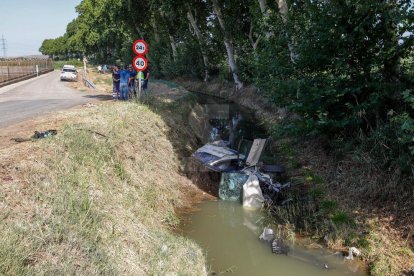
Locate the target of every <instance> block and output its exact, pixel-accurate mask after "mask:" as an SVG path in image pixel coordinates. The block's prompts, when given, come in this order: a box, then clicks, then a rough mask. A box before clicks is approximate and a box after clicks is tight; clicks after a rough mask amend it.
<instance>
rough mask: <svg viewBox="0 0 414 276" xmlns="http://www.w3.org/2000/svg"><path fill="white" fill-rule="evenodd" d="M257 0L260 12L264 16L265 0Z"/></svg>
mask: <svg viewBox="0 0 414 276" xmlns="http://www.w3.org/2000/svg"><path fill="white" fill-rule="evenodd" d="M258 1H259V6H260V11H261V12H262V14H263V15H264V16H266V9H267V7H266V0H258Z"/></svg>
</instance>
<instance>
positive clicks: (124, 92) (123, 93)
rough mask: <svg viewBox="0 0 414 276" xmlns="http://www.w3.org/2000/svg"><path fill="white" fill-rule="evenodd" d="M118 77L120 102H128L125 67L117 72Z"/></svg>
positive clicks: (127, 74)
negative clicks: (119, 81)
mask: <svg viewBox="0 0 414 276" xmlns="http://www.w3.org/2000/svg"><path fill="white" fill-rule="evenodd" d="M119 76H120V80H121V83H120V90H121V100H124V101H127V100H128V94H129V93H128V92H129V91H128V82H129V70H126V68H125V66H124V67H123V68H122V70H121V71H120V72H119Z"/></svg>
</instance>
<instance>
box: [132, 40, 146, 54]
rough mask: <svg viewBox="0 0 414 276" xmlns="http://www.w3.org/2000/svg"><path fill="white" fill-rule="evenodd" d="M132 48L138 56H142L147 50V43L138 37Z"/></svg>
mask: <svg viewBox="0 0 414 276" xmlns="http://www.w3.org/2000/svg"><path fill="white" fill-rule="evenodd" d="M132 50H133V51H134V53H135V54H136V55H138V56H144V55H145V54H146V53H147V52H148V44H147V43H146V42H145V41H144V40H142V39H138V40H136V41H135V42H134V44H133V45H132Z"/></svg>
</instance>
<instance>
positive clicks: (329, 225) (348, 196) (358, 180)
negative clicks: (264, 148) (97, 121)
mask: <svg viewBox="0 0 414 276" xmlns="http://www.w3.org/2000/svg"><path fill="white" fill-rule="evenodd" d="M176 82H177V83H179V84H180V85H182V86H183V87H184V88H185V89H188V90H191V91H202V92H203V93H205V94H209V95H214V96H219V97H222V98H226V99H230V100H232V101H234V102H236V103H239V104H240V105H243V106H246V107H249V108H251V109H253V110H254V111H255V115H256V116H257V118H258V119H259V120H260V122H261V123H263V124H264V126H265V128H266V129H267V130H268V132H269V133H270V134H271V135H272V137H274V141H276V143H274V151H275V152H277V155H278V156H279V157H280V160H281V162H283V164H284V165H285V166H286V167H287V172H288V175H289V177H290V178H291V179H292V182H294V183H297V184H299V185H298V187H300V191H299V194H298V195H297V196H296V197H297V198H298V199H300V200H301V201H303V199H305V200H304V202H305V204H295V205H294V206H292V207H293V208H291V209H288V210H287V209H285V208H279V207H277V208H275V209H274V210H273V211H272V213H273V215H274V217H275V218H276V219H277V220H278V221H282V222H283V223H284V224H285V225H286V226H287V227H289V228H290V229H291V230H292V231H295V232H296V233H297V234H298V235H300V236H305V237H312V238H313V239H314V240H316V241H319V242H320V243H322V244H324V246H326V247H328V248H331V249H334V250H340V251H346V250H347V248H349V247H352V246H355V247H357V248H359V249H360V250H361V251H362V259H363V260H364V261H366V262H367V264H368V266H369V269H370V272H371V273H372V274H373V275H397V274H402V273H408V271H409V270H411V268H412V266H413V263H412V260H413V259H414V252H413V250H412V249H411V248H413V247H412V246H413V236H412V233H413V232H412V228H411V226H410V225H412V223H411V222H410V212H409V210H410V209H409V208H408V209H407V207H406V203H404V202H398V201H396V202H393V203H392V204H391V203H390V202H388V201H387V200H386V198H384V193H385V194H387V198H390V199H391V198H398V193H400V192H398V191H399V190H398V189H392V188H391V190H389V189H388V190H387V191H383V188H381V187H383V186H388V187H395V186H397V185H396V181H398V179H399V178H398V173H397V176H396V177H392V176H390V173H389V172H385V171H381V170H380V169H378V168H377V167H375V165H373V164H372V161H371V159H370V158H369V154H368V153H364V152H352V151H350V152H345V153H344V152H341V147H338V148H332V145H329V143H327V141H326V140H324V139H322V138H321V137H302V136H296V137H295V136H292V135H284V133H281V132H280V129H281V128H280V126H286V125H287V124H288V123H289V121H290V120H292V119H295V115H294V114H290V113H289V112H288V111H287V110H286V109H283V108H277V107H275V106H271V105H269V103H268V101H266V100H265V99H264V98H263V97H262V96H261V94H260V91H258V90H257V89H256V88H254V87H247V88H245V89H243V90H241V91H237V92H236V91H235V90H234V88H233V86H232V84H230V83H226V82H218V81H211V82H209V83H205V82H201V81H191V80H188V79H187V80H183V79H178V80H176ZM338 153H339V154H338ZM391 175H392V174H391ZM378 198H381V199H382V200H380V201H377V200H376V199H378ZM410 229H411V230H410Z"/></svg>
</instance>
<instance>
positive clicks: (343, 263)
mask: <svg viewBox="0 0 414 276" xmlns="http://www.w3.org/2000/svg"><path fill="white" fill-rule="evenodd" d="M197 207H198V210H197V211H195V212H193V213H190V214H188V216H187V217H186V218H185V220H184V223H183V225H182V230H183V233H184V235H185V236H187V237H189V238H191V239H193V240H195V241H196V242H197V243H198V244H199V245H200V246H201V247H202V248H203V249H204V251H205V254H206V257H207V261H208V266H209V269H210V272H211V274H213V273H226V274H227V273H228V274H233V275H286V276H287V275H309V276H319V275H326V276H337V275H367V274H366V272H365V271H364V268H363V267H361V264H360V263H359V262H358V261H356V260H353V261H351V260H346V259H345V258H344V256H342V254H335V252H330V251H327V250H323V249H306V248H304V247H302V246H298V245H295V244H294V243H289V248H290V250H289V253H288V254H287V255H276V254H273V253H272V252H271V248H270V244H269V243H266V242H264V241H261V240H260V239H259V236H260V234H261V232H262V230H263V225H261V224H262V222H263V219H264V214H263V213H262V212H260V211H251V210H245V209H243V207H242V206H241V205H240V203H237V202H229V201H221V200H218V201H207V202H202V203H201V204H199V205H198V206H197ZM325 264H326V265H327V266H328V268H327V269H326V268H325Z"/></svg>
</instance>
